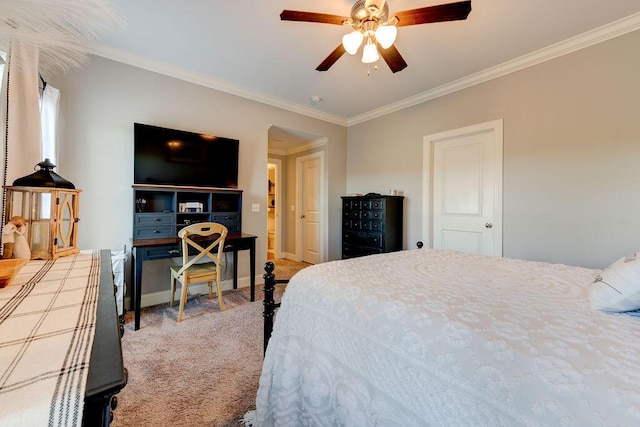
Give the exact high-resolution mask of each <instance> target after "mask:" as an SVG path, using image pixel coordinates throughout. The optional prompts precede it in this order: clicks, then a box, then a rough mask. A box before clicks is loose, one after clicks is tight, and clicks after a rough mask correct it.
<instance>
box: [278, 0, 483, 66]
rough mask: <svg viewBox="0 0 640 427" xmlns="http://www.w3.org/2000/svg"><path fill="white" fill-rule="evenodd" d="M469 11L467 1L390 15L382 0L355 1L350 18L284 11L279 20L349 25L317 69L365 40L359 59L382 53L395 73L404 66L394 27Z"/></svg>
mask: <svg viewBox="0 0 640 427" xmlns="http://www.w3.org/2000/svg"><path fill="white" fill-rule="evenodd" d="M470 12H471V1H470V0H469V1H460V2H456V3H447V4H441V5H437V6H427V7H423V8H418V9H411V10H405V11H402V12H398V13H396V14H395V15H394V16H391V17H389V5H388V3H387V2H386V1H385V0H358V1H356V2H355V4H354V5H353V7H352V8H351V17H343V16H338V15H330V14H326V13H315V12H301V11H296V10H283V11H282V13H281V14H280V19H281V20H283V21H303V22H317V23H322V24H334V25H343V26H347V25H350V26H351V27H352V28H353V31H352V32H351V33H349V34H345V35H344V36H343V37H342V44H340V45H339V46H338V47H337V48H336V49H334V50H333V52H331V53H330V54H329V56H328V57H326V58H325V59H324V61H322V63H321V64H320V65H318V67H317V68H316V70H318V71H327V70H328V69H329V68H331V66H332V65H333V64H334V63H335V62H336V61H337V60H338V59H340V57H341V56H342V55H343V54H344V53H345V52H346V53H348V54H350V55H355V54H356V53H357V52H358V49H359V48H360V46H361V45H362V43H363V41H364V47H363V49H362V62H364V63H365V64H370V63H373V62H376V61H378V59H379V58H380V56H382V58H383V59H384V60H385V62H386V63H387V65H388V66H389V68H390V69H391V71H392V72H394V73H397V72H398V71H402V70H404V69H405V68H406V67H407V63H406V62H405V60H404V58H402V55H400V52H398V49H396V48H395V46H394V45H393V44H394V43H395V40H396V37H397V34H398V28H397V27H404V26H409V25H418V24H428V23H433V22H445V21H459V20H464V19H467V16H468V15H469V13H470ZM378 47H380V50H378Z"/></svg>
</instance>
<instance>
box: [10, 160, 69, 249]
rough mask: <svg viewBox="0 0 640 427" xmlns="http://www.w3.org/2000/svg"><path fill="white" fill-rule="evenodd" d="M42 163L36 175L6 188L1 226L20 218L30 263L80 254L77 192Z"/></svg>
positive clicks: (20, 179) (14, 182) (52, 166)
mask: <svg viewBox="0 0 640 427" xmlns="http://www.w3.org/2000/svg"><path fill="white" fill-rule="evenodd" d="M55 167H56V165H54V164H53V163H51V162H50V161H49V159H45V160H44V161H43V162H40V163H38V164H37V165H36V168H39V169H37V170H36V172H34V173H32V174H31V175H27V176H25V177H22V178H18V179H16V180H15V181H13V185H12V186H8V187H5V189H6V191H7V192H6V201H7V209H6V211H5V218H4V223H5V224H6V223H7V222H8V221H9V220H10V219H11V218H13V217H14V216H21V217H23V218H24V219H25V221H26V223H27V231H26V233H25V236H26V237H27V241H28V242H29V248H30V249H31V259H56V258H58V257H61V256H66V255H72V254H76V253H78V252H79V249H78V247H77V234H78V233H77V228H78V227H77V222H78V221H79V218H78V208H79V198H80V191H81V190H76V189H75V186H74V185H73V184H72V183H71V182H69V181H67V180H66V179H64V178H62V177H61V176H60V175H58V174H57V173H55V172H54V171H53V168H55Z"/></svg>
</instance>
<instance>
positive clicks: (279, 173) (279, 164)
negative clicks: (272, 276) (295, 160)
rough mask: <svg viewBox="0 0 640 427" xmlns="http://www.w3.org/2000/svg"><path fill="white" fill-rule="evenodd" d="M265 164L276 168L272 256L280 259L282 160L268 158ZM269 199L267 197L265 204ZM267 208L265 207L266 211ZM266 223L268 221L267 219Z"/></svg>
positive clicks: (282, 198) (282, 199) (282, 200)
mask: <svg viewBox="0 0 640 427" xmlns="http://www.w3.org/2000/svg"><path fill="white" fill-rule="evenodd" d="M267 163H271V164H274V165H275V166H276V189H275V202H276V209H275V216H276V217H275V222H274V223H275V231H274V233H273V234H274V239H275V245H274V247H273V256H274V257H275V258H282V230H283V228H282V207H283V202H284V197H283V195H282V191H283V190H282V160H280V159H275V158H271V157H269V158H268V159H267ZM268 201H269V198H268V197H267V203H268ZM268 209H269V206H268V205H267V210H268ZM267 221H268V219H267ZM268 251H269V230H267V252H268Z"/></svg>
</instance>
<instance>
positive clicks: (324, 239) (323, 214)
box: [295, 151, 329, 262]
mask: <svg viewBox="0 0 640 427" xmlns="http://www.w3.org/2000/svg"><path fill="white" fill-rule="evenodd" d="M314 158H319V160H320V248H319V249H320V262H325V261H326V260H327V248H328V247H329V245H328V238H329V236H328V229H329V227H328V223H327V221H328V217H329V215H328V212H329V208H328V203H327V196H326V194H327V171H326V169H325V166H326V162H325V159H324V151H318V152H315V153H311V154H307V155H306V156H300V157H297V158H296V209H295V215H296V261H301V260H302V218H300V210H301V209H302V188H301V187H302V162H304V161H307V160H312V159H314Z"/></svg>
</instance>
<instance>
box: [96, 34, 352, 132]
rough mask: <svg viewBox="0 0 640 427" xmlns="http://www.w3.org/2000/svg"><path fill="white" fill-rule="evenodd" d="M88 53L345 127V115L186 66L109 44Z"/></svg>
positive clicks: (99, 46) (97, 46) (98, 46)
mask: <svg viewBox="0 0 640 427" xmlns="http://www.w3.org/2000/svg"><path fill="white" fill-rule="evenodd" d="M90 53H92V54H94V55H97V56H101V57H103V58H107V59H111V60H113V61H117V62H121V63H123V64H127V65H131V66H134V67H137V68H141V69H143V70H147V71H151V72H154V73H158V74H162V75H165V76H168V77H173V78H176V79H179V80H184V81H186V82H189V83H194V84H197V85H200V86H204V87H208V88H210V89H215V90H219V91H221V92H226V93H230V94H232V95H236V96H240V97H242V98H246V99H250V100H252V101H256V102H260V103H262V104H266V105H270V106H272V107H277V108H281V109H283V110H287V111H291V112H294V113H298V114H302V115H305V116H307V117H311V118H314V119H318V120H322V121H325V122H329V123H333V124H336V125H340V126H347V120H346V119H345V118H344V117H339V116H336V115H333V114H328V113H324V112H322V111H318V110H315V109H313V108H309V107H305V106H304V105H300V104H296V103H293V102H289V101H285V100H283V99H280V98H277V97H274V96H271V95H267V94H265V93H262V92H258V91H253V90H249V89H246V88H243V87H241V86H238V85H234V84H232V83H229V82H225V81H223V80H218V79H214V78H212V77H209V76H205V75H203V74H200V73H196V72H194V71H190V70H187V69H185V68H181V67H176V66H174V65H169V64H166V63H164V62H160V61H156V60H153V59H150V58H147V57H143V56H141V55H137V54H133V53H130V52H125V51H124V50H122V49H116V48H113V47H111V46H107V45H104V44H101V45H96V46H93V47H92V48H91V49H90Z"/></svg>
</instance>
